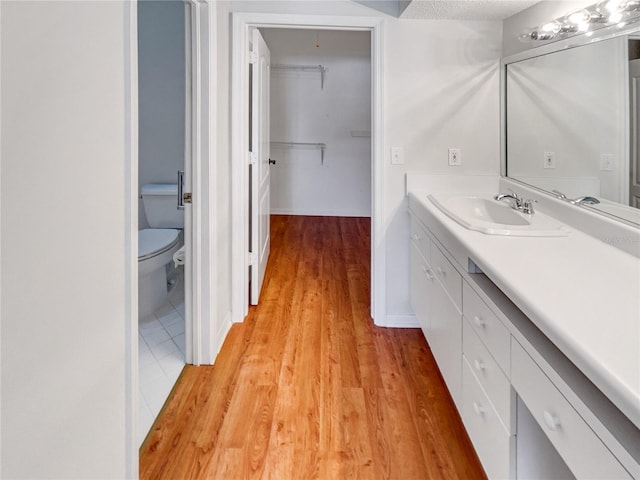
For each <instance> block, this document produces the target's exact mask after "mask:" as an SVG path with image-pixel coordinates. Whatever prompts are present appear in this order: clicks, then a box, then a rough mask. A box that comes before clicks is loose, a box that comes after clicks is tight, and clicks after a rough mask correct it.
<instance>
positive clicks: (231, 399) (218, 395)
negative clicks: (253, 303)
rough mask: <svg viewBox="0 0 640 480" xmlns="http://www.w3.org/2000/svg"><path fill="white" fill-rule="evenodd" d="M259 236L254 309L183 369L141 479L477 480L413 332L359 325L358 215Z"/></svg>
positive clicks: (366, 257)
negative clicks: (264, 248) (214, 353)
mask: <svg viewBox="0 0 640 480" xmlns="http://www.w3.org/2000/svg"><path fill="white" fill-rule="evenodd" d="M271 234H272V240H271V257H270V260H269V266H268V268H267V273H266V277H265V283H264V286H263V290H262V296H261V298H260V305H259V306H258V307H255V308H251V310H250V313H249V316H248V318H247V319H246V320H245V322H244V323H242V324H236V325H234V326H233V327H232V329H231V331H230V333H229V335H228V338H227V339H226V341H225V343H224V346H223V347H222V350H221V352H220V354H219V356H218V358H217V361H216V364H215V365H214V366H202V367H193V366H187V367H186V368H185V370H184V372H183V374H182V376H181V378H180V380H179V382H178V385H177V386H176V388H175V389H174V391H173V394H172V396H171V397H170V399H169V400H168V401H167V404H166V405H165V407H164V410H163V411H162V413H161V414H160V416H159V418H158V420H157V421H156V423H155V424H154V427H153V428H152V431H151V433H150V434H149V436H148V437H147V440H146V441H145V443H144V444H143V446H142V448H141V450H140V478H142V479H201V478H202V479H204V478H220V479H245V478H247V479H248V478H265V479H267V478H268V479H275V480H290V479H291V480H297V479H304V480H307V479H313V478H317V479H355V478H362V479H401V480H418V479H465V480H468V479H476V478H477V479H483V478H486V477H485V475H484V472H483V471H482V467H481V466H480V464H479V462H478V459H477V457H476V455H475V452H474V451H473V448H472V446H471V443H470V441H469V439H468V437H467V434H466V432H465V431H464V428H463V426H462V422H461V420H460V417H459V416H458V414H457V412H456V410H455V407H454V405H453V402H452V400H451V397H450V396H449V394H448V392H447V390H446V388H445V386H444V383H443V381H442V378H441V377H440V374H439V372H438V370H437V367H436V365H435V362H434V360H433V357H432V355H431V351H430V350H429V347H428V346H427V343H426V342H425V340H424V337H423V335H422V333H421V331H420V330H418V329H385V328H378V327H375V326H374V325H373V322H372V321H371V317H370V313H369V312H370V310H369V304H370V301H369V288H370V287H369V285H370V283H369V278H370V271H369V270H370V269H369V262H370V221H369V219H368V218H337V217H299V216H295V217H294V216H273V217H272V221H271Z"/></svg>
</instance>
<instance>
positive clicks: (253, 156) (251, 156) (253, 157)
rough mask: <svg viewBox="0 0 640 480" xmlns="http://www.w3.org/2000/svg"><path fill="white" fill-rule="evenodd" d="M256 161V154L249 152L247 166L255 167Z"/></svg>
mask: <svg viewBox="0 0 640 480" xmlns="http://www.w3.org/2000/svg"><path fill="white" fill-rule="evenodd" d="M257 161H258V154H257V153H255V152H249V165H255V164H256V162H257Z"/></svg>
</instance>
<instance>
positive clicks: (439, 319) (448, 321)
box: [429, 280, 462, 411]
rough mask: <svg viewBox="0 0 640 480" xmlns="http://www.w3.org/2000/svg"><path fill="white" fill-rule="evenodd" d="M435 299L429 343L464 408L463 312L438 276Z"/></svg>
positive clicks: (439, 366)
mask: <svg viewBox="0 0 640 480" xmlns="http://www.w3.org/2000/svg"><path fill="white" fill-rule="evenodd" d="M432 299H433V301H432V302H431V331H430V339H429V345H430V346H431V351H432V352H433V356H434V357H435V358H436V362H438V368H439V369H440V373H441V374H442V377H443V378H444V381H445V383H446V384H447V388H448V389H449V392H450V393H451V396H452V397H453V401H454V402H455V403H456V407H458V410H459V411H461V408H462V395H461V390H462V315H461V313H460V310H458V307H456V305H455V304H454V303H453V301H452V300H451V298H450V297H449V295H448V294H447V292H446V291H445V290H444V288H443V287H442V285H441V284H440V282H438V281H437V280H436V281H435V284H434V287H433V295H432Z"/></svg>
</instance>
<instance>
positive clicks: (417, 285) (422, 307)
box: [409, 242, 435, 341]
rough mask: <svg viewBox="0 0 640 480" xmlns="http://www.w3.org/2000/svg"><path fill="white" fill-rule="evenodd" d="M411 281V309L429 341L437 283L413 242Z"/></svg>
mask: <svg viewBox="0 0 640 480" xmlns="http://www.w3.org/2000/svg"><path fill="white" fill-rule="evenodd" d="M410 259H411V262H410V264H411V267H410V271H411V281H410V283H409V299H410V302H411V307H412V308H413V311H414V312H415V314H416V318H417V320H418V323H419V324H420V328H421V329H422V333H424V336H425V338H426V339H427V341H429V336H430V328H431V319H430V311H429V309H430V304H431V297H432V291H433V282H434V281H435V279H434V277H433V273H432V272H431V268H430V267H429V264H428V263H427V262H426V261H425V259H424V257H423V256H422V255H421V253H420V251H419V250H418V247H417V246H416V245H415V243H414V242H411V257H410Z"/></svg>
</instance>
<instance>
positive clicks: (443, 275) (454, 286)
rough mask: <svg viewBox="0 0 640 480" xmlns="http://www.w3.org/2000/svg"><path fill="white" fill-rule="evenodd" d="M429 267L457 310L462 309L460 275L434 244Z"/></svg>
mask: <svg viewBox="0 0 640 480" xmlns="http://www.w3.org/2000/svg"><path fill="white" fill-rule="evenodd" d="M431 267H432V268H433V271H434V273H435V274H436V277H437V278H438V280H440V283H442V286H443V287H444V289H445V290H446V292H447V293H448V294H449V296H450V297H451V300H453V303H454V304H455V305H456V307H458V310H462V277H461V276H460V274H459V273H458V271H457V270H456V269H455V268H454V266H453V265H452V264H451V262H450V261H449V260H448V259H447V257H445V256H444V254H443V253H442V252H441V251H440V249H439V248H438V247H437V246H436V245H435V244H434V245H432V248H431Z"/></svg>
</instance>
